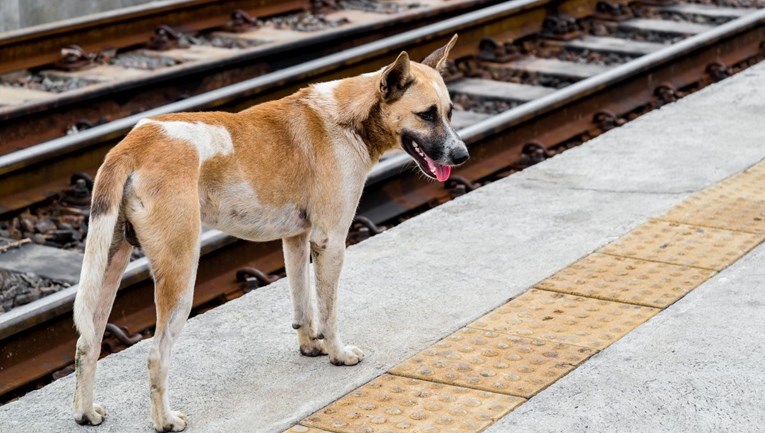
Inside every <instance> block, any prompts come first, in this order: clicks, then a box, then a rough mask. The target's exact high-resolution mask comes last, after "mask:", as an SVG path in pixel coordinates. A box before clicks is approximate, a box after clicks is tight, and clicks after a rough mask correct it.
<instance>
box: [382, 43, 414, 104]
mask: <svg viewBox="0 0 765 433" xmlns="http://www.w3.org/2000/svg"><path fill="white" fill-rule="evenodd" d="M413 79H414V78H413V77H412V74H410V73H409V54H407V53H406V51H402V52H401V54H399V55H398V57H397V58H396V61H395V62H393V63H391V64H390V65H388V66H386V67H385V69H383V71H382V77H380V93H381V94H382V96H383V98H384V99H385V100H386V101H390V100H394V99H398V98H400V97H401V95H403V94H404V92H405V91H406V88H407V87H409V85H410V84H411V83H412V80H413Z"/></svg>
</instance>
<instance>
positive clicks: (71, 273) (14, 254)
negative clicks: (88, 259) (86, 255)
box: [0, 243, 82, 284]
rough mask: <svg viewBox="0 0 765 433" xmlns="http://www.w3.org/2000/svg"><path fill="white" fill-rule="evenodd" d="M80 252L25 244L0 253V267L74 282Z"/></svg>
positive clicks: (78, 275)
mask: <svg viewBox="0 0 765 433" xmlns="http://www.w3.org/2000/svg"><path fill="white" fill-rule="evenodd" d="M81 267H82V253H80V252H77V251H70V250H63V249H61V248H53V247H46V246H44V245H37V244H31V243H30V244H25V245H22V246H20V247H18V248H10V249H8V250H7V251H6V252H4V253H0V269H2V270H5V271H12V272H23V273H26V272H31V273H33V274H36V275H39V276H41V277H44V278H48V279H51V280H55V281H62V282H65V283H69V284H76V283H77V281H79V280H80V268H81Z"/></svg>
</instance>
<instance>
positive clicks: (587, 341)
mask: <svg viewBox="0 0 765 433" xmlns="http://www.w3.org/2000/svg"><path fill="white" fill-rule="evenodd" d="M657 312H659V310H658V309H656V308H651V307H642V306H638V305H631V304H623V303H620V302H612V301H604V300H601V299H593V298H586V297H582V296H573V295H567V294H564V293H558V292H549V291H546V290H537V289H531V290H529V291H527V292H526V293H524V294H522V295H521V296H519V297H517V298H515V299H513V300H512V301H510V302H508V303H507V304H505V305H503V306H501V307H499V308H497V309H496V310H494V311H492V312H491V313H489V314H487V315H486V316H483V317H482V318H480V319H478V320H476V321H475V322H473V323H472V324H470V325H468V326H469V327H471V328H478V329H488V330H493V331H497V332H504V333H507V334H513V335H518V336H521V337H531V338H542V339H545V340H550V341H556V342H561V343H566V344H574V345H577V346H585V347H591V348H594V349H603V348H605V347H607V346H608V345H610V344H611V343H613V342H614V341H616V340H618V339H619V338H621V337H622V336H624V334H626V333H627V332H629V331H631V330H632V329H633V328H635V327H637V326H638V325H640V324H641V323H643V322H645V321H646V320H648V319H649V318H651V317H652V316H653V315H654V314H656V313H657Z"/></svg>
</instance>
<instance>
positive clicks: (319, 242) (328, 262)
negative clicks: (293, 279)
mask: <svg viewBox="0 0 765 433" xmlns="http://www.w3.org/2000/svg"><path fill="white" fill-rule="evenodd" d="M311 254H312V256H313V262H314V267H315V271H316V294H317V301H318V302H317V303H318V307H319V333H320V334H319V338H321V337H324V345H325V348H326V350H327V353H328V354H329V362H331V363H332V364H334V365H356V364H358V363H359V362H360V361H361V360H362V359H364V352H362V351H361V349H359V348H358V347H355V346H346V345H344V344H343V342H342V341H341V340H340V336H339V335H338V333H337V313H336V309H335V304H336V302H337V281H338V279H339V278H340V270H341V269H342V267H343V259H344V258H345V235H344V233H342V232H340V231H338V232H336V233H334V234H330V235H324V234H319V235H317V236H312V237H311Z"/></svg>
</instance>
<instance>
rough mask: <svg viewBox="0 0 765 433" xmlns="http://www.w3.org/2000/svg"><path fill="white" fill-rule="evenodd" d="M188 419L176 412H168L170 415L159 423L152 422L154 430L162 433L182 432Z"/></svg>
mask: <svg viewBox="0 0 765 433" xmlns="http://www.w3.org/2000/svg"><path fill="white" fill-rule="evenodd" d="M187 421H188V417H187V416H186V415H184V414H182V413H181V412H178V411H177V410H173V411H170V414H169V415H167V416H166V417H165V419H164V420H161V422H157V421H154V430H156V431H158V432H161V433H164V432H172V431H183V429H185V428H186V422H187Z"/></svg>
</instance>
